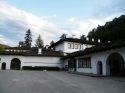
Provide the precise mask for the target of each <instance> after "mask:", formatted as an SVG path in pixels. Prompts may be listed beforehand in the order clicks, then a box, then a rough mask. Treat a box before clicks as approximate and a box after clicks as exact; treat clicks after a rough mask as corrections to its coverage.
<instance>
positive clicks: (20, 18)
mask: <svg viewBox="0 0 125 93" xmlns="http://www.w3.org/2000/svg"><path fill="white" fill-rule="evenodd" d="M98 1H99V0H98ZM107 1H108V0H107ZM100 2H101V0H100ZM115 4H116V3H115ZM119 4H120V3H117V6H118V5H119ZM121 7H122V6H121ZM122 9H123V7H122ZM111 10H112V9H111ZM100 11H101V10H100ZM101 13H102V12H101ZM105 13H107V12H106V11H104V13H102V14H100V15H103V14H104V15H105ZM123 13H124V11H120V8H117V12H112V13H109V14H107V15H105V16H101V17H99V16H97V15H93V16H92V17H89V18H87V19H83V20H81V19H79V18H77V17H70V18H69V19H67V20H66V23H65V24H66V25H67V26H66V27H60V26H59V25H57V24H55V23H53V22H52V21H50V20H49V19H50V18H55V19H56V17H57V15H56V14H53V15H52V17H50V16H36V15H35V14H32V13H29V12H27V11H24V10H21V9H18V8H16V7H14V6H11V5H9V4H7V3H6V2H3V1H0V43H4V44H8V45H11V46H17V44H18V42H19V41H22V40H24V36H25V32H26V30H28V29H29V28H30V29H31V31H32V34H33V36H32V37H33V44H34V42H35V39H36V38H37V36H38V35H39V34H41V36H42V39H43V40H44V43H45V44H49V42H50V41H51V40H55V41H56V40H58V39H59V37H60V35H61V34H62V33H66V34H68V35H69V36H72V35H76V37H79V36H80V35H82V34H84V35H87V33H88V32H89V31H91V30H92V29H93V28H96V27H97V26H98V25H104V23H105V22H106V21H111V20H112V19H113V18H114V17H118V16H120V15H121V14H123ZM98 15H99V14H98Z"/></svg>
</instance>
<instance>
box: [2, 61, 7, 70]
mask: <svg viewBox="0 0 125 93" xmlns="http://www.w3.org/2000/svg"><path fill="white" fill-rule="evenodd" d="M5 69H6V63H5V62H4V63H2V70H5Z"/></svg>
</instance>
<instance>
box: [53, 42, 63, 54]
mask: <svg viewBox="0 0 125 93" xmlns="http://www.w3.org/2000/svg"><path fill="white" fill-rule="evenodd" d="M55 51H63V52H64V51H65V42H63V43H60V44H58V45H57V46H56V47H55Z"/></svg>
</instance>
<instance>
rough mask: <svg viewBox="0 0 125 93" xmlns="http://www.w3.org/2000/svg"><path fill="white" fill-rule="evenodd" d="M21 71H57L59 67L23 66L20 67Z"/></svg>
mask: <svg viewBox="0 0 125 93" xmlns="http://www.w3.org/2000/svg"><path fill="white" fill-rule="evenodd" d="M22 69H23V70H41V71H43V70H47V71H59V70H60V68H59V67H46V66H35V67H32V66H23V67H22Z"/></svg>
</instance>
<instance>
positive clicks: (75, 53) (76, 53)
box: [65, 43, 125, 58]
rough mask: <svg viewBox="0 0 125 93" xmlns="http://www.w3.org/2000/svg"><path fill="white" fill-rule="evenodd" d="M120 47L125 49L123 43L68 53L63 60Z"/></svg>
mask: <svg viewBox="0 0 125 93" xmlns="http://www.w3.org/2000/svg"><path fill="white" fill-rule="evenodd" d="M121 47H125V43H120V44H109V45H103V46H102V45H100V46H94V47H91V48H86V49H85V50H83V51H77V52H73V53H70V54H68V55H67V56H65V58H70V57H78V56H83V55H87V54H91V53H97V52H102V51H106V50H111V49H116V48H121Z"/></svg>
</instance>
